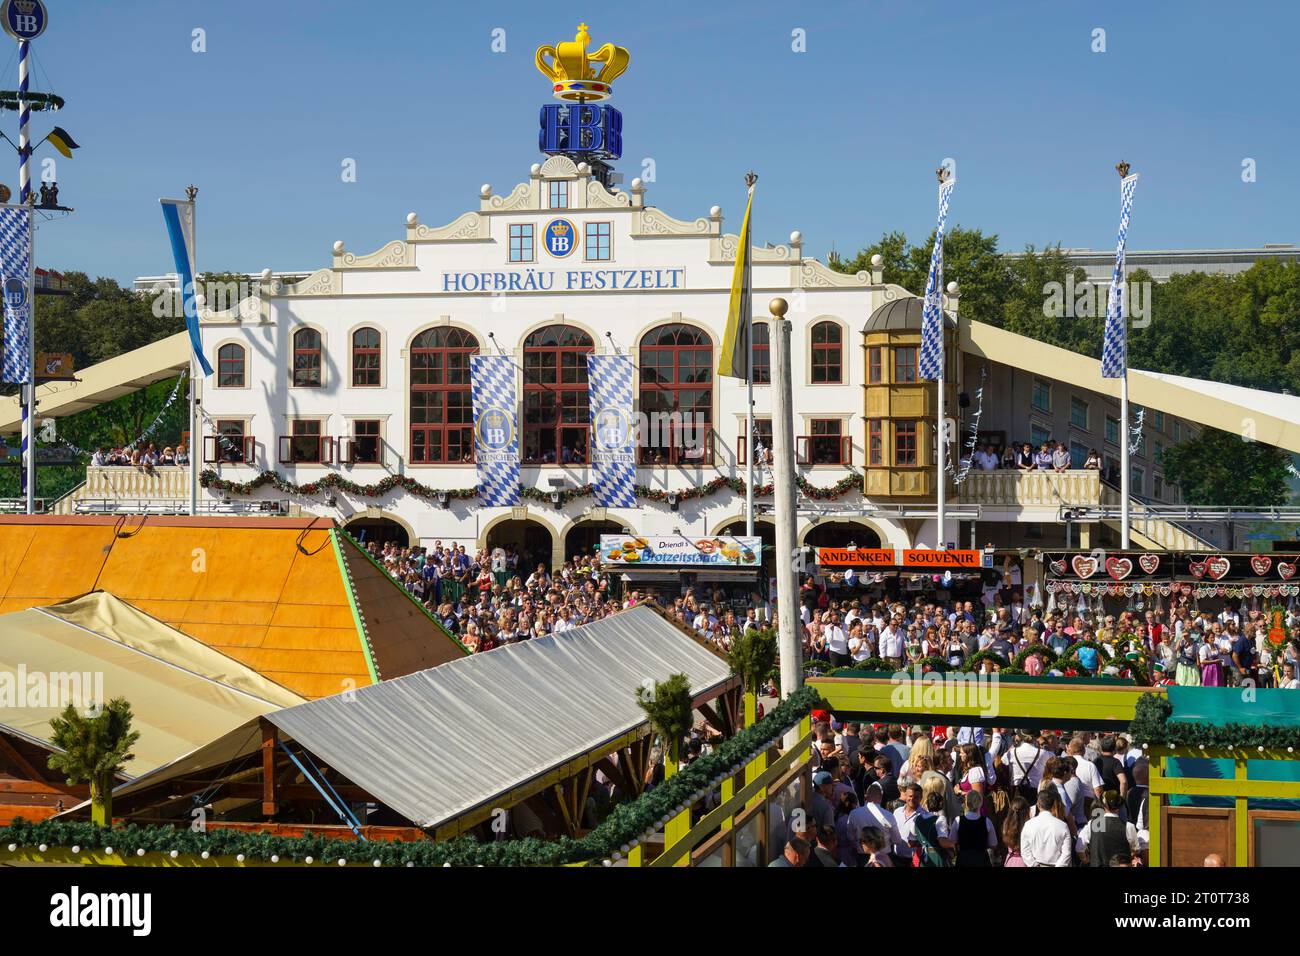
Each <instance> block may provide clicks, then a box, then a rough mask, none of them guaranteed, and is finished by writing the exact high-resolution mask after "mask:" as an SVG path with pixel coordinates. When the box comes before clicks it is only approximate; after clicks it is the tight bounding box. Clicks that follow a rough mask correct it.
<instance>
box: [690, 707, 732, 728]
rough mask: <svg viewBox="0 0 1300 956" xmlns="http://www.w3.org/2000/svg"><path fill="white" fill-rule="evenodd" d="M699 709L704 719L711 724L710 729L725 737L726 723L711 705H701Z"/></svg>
mask: <svg viewBox="0 0 1300 956" xmlns="http://www.w3.org/2000/svg"><path fill="white" fill-rule="evenodd" d="M697 709H698V710H699V712H700V713H701V714H703V715H704V719H705V720H706V721H708V722H709V726H710V727H712V728H713V729H714V730H716V731H717V732H718V733H720V734H724V735H725V734H726V733H727V725H726V723H725V722H724V721H723V719H722V718H721V717H720V716H718V712H717V711H715V710H714V709H713V708H712V707H711V706H710V705H708V704H700V705H699V707H698V708H697Z"/></svg>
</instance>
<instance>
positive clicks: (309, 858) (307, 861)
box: [303, 857, 315, 866]
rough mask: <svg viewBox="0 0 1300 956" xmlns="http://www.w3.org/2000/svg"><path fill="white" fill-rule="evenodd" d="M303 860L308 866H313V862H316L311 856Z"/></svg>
mask: <svg viewBox="0 0 1300 956" xmlns="http://www.w3.org/2000/svg"><path fill="white" fill-rule="evenodd" d="M303 862H304V863H306V864H307V865H308V866H311V865H312V863H314V862H315V861H314V860H312V858H311V857H307V858H306V859H304V860H303Z"/></svg>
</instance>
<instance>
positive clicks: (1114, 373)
mask: <svg viewBox="0 0 1300 956" xmlns="http://www.w3.org/2000/svg"><path fill="white" fill-rule="evenodd" d="M1137 182H1138V174H1137V173H1134V174H1133V175H1132V176H1125V177H1124V181H1123V183H1121V184H1120V190H1119V240H1118V241H1117V242H1116V244H1115V271H1114V272H1112V273H1111V276H1110V294H1109V295H1108V296H1107V297H1106V335H1105V338H1104V339H1103V340H1102V343H1101V377H1102V378H1123V377H1124V376H1125V375H1126V374H1127V373H1128V320H1127V319H1126V318H1125V317H1124V246H1125V244H1126V243H1127V242H1128V220H1129V215H1130V214H1131V213H1132V212H1133V191H1134V190H1135V189H1137Z"/></svg>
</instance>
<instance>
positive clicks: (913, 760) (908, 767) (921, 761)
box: [898, 736, 934, 787]
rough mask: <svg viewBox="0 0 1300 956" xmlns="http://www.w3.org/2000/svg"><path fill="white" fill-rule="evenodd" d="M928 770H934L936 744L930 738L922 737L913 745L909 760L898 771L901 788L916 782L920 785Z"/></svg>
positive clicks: (908, 756)
mask: <svg viewBox="0 0 1300 956" xmlns="http://www.w3.org/2000/svg"><path fill="white" fill-rule="evenodd" d="M927 770H931V771H932V770H934V744H933V743H932V742H931V741H930V738H929V737H928V736H921V737H918V738H917V739H916V742H915V743H913V744H912V749H911V751H910V752H909V753H908V755H907V760H905V761H904V762H903V766H902V767H901V768H899V771H898V784H899V786H900V787H901V786H902V785H903V784H905V783H910V782H911V781H913V780H915V781H917V782H918V783H919V782H920V780H921V776H922V774H924V773H925V772H926V771H927Z"/></svg>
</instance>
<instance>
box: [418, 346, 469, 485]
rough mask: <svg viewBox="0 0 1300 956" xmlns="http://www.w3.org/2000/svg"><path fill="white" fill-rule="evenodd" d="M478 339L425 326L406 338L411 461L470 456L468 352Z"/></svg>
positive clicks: (451, 460) (452, 460)
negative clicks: (414, 335) (409, 349)
mask: <svg viewBox="0 0 1300 956" xmlns="http://www.w3.org/2000/svg"><path fill="white" fill-rule="evenodd" d="M477 352H478V339H476V338H474V336H472V335H470V334H469V333H468V332H466V331H464V330H463V329H453V328H447V327H446V326H442V327H439V328H436V329H426V330H425V331H423V332H421V333H420V334H419V335H417V336H416V337H415V340H414V341H413V342H411V448H410V455H411V461H412V462H414V463H416V464H439V465H440V464H455V463H458V462H467V461H473V460H474V403H473V398H472V396H471V392H470V383H469V357H470V356H471V355H474V354H475V353H477Z"/></svg>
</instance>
